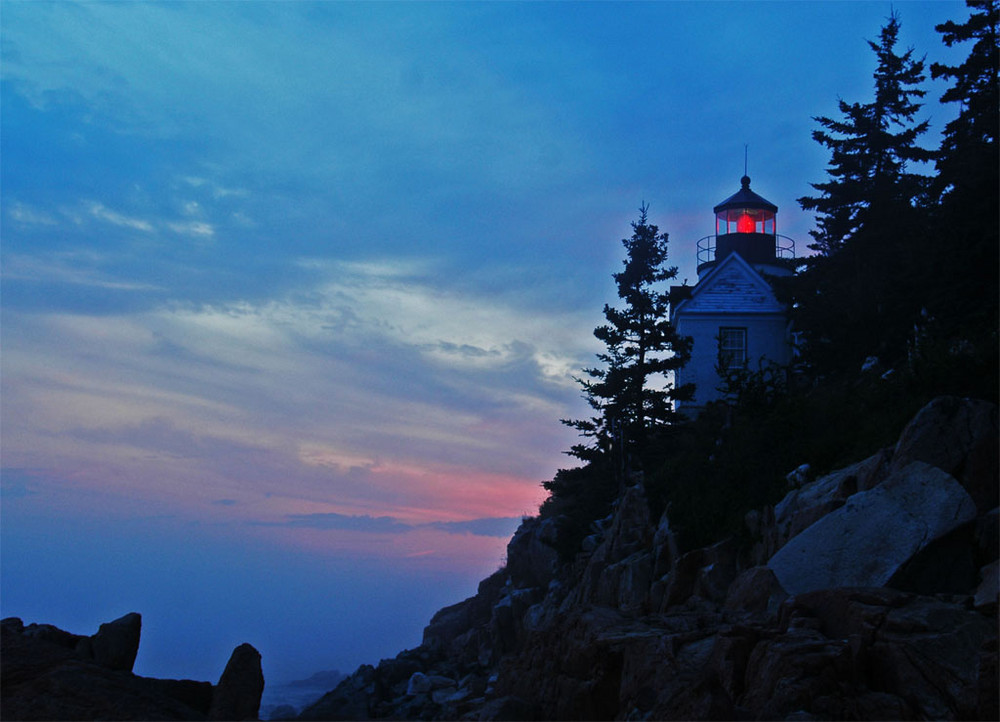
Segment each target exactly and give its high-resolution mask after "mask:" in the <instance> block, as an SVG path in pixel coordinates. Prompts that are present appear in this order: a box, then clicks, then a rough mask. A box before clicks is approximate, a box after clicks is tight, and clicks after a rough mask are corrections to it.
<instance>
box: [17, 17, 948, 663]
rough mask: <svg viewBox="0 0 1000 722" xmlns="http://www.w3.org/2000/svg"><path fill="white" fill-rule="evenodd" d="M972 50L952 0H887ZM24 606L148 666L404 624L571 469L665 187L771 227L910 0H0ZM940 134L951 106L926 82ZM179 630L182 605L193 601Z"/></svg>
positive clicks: (373, 654)
mask: <svg viewBox="0 0 1000 722" xmlns="http://www.w3.org/2000/svg"><path fill="white" fill-rule="evenodd" d="M894 7H895V8H896V10H897V11H898V12H899V14H900V16H901V21H902V36H901V43H902V45H903V46H911V45H912V46H914V47H915V48H916V52H917V54H918V55H923V54H926V55H927V57H928V60H929V61H933V60H938V61H951V60H954V59H956V58H958V57H962V56H963V55H964V51H963V50H962V49H957V50H951V51H949V50H947V49H946V48H944V47H943V46H942V45H941V44H940V42H939V40H938V37H939V36H938V35H937V33H935V32H934V30H933V26H934V25H935V24H936V23H939V22H942V21H944V20H947V19H964V18H965V17H966V16H967V13H966V11H965V9H964V5H963V4H962V3H960V2H957V1H948V2H945V1H941V2H896V3H894ZM0 10H2V21H3V22H2V31H0V33H2V60H3V63H2V82H0V93H2V96H0V102H2V105H0V112H2V129H0V151H2V161H0V182H2V186H0V188H2V194H0V231H2V246H0V252H2V262H3V266H2V277H0V280H2V300H3V307H2V342H3V354H2V359H0V360H2V371H3V375H2V393H3V396H2V422H3V425H2V442H3V486H2V488H3V502H2V522H3V526H2V542H3V544H2V582H3V589H4V595H3V600H2V614H3V615H4V616H8V615H18V616H22V617H23V618H24V619H25V621H28V622H30V621H44V622H52V623H56V624H60V625H62V626H65V627H67V628H69V629H71V630H72V631H75V632H80V633H87V632H89V631H93V630H95V629H96V627H97V625H98V624H99V623H100V622H102V621H106V620H107V619H109V618H112V617H114V616H118V615H120V614H124V613H126V612H128V611H133V610H135V611H140V612H142V613H143V615H144V624H145V635H144V642H143V646H142V649H141V651H140V657H139V660H138V662H137V671H140V672H142V673H145V674H151V675H157V676H183V677H195V678H203V679H214V678H215V677H217V675H218V674H219V673H220V672H221V669H222V666H223V665H224V664H225V659H226V658H227V656H228V654H229V652H230V651H231V649H232V648H233V647H234V646H235V645H236V644H238V643H240V642H242V641H249V642H251V643H253V644H255V645H256V646H257V647H258V648H259V649H261V651H262V653H263V655H264V664H265V673H266V674H267V675H269V678H273V679H282V678H288V677H294V676H296V675H301V676H306V675H308V674H309V673H311V672H312V671H315V670H317V669H323V668H331V667H339V668H341V669H343V670H351V669H353V668H354V667H355V666H357V665H358V664H360V663H362V662H373V661H377V659H378V658H379V657H381V656H390V655H393V654H395V652H397V651H399V650H400V649H402V648H405V647H412V646H415V645H416V644H417V643H418V642H419V640H420V631H421V629H422V627H423V625H424V624H426V622H427V621H428V620H429V618H430V616H431V614H432V613H433V612H434V611H435V610H436V609H437V608H439V607H441V606H443V605H445V604H449V603H452V602H455V601H459V600H460V599H462V598H464V597H465V596H468V595H470V594H471V593H473V592H474V590H475V584H476V581H477V580H478V579H479V578H481V577H483V576H485V575H486V574H488V573H490V572H492V571H493V570H494V569H495V568H497V566H498V565H499V564H501V563H502V560H503V551H504V546H505V543H506V537H507V536H509V534H510V533H511V531H512V530H513V528H514V527H515V526H516V523H517V520H518V519H519V518H520V516H521V515H522V514H530V513H532V512H534V510H535V509H536V508H537V505H538V503H539V502H540V501H541V499H542V498H543V492H542V489H541V487H540V484H539V483H540V481H542V480H543V479H547V478H551V476H552V474H553V473H554V472H555V471H556V469H558V468H559V467H560V466H566V465H569V464H570V463H571V461H570V460H569V459H567V458H566V457H565V456H564V455H563V454H562V452H563V451H564V450H565V449H567V448H569V446H570V445H571V444H572V443H573V442H574V437H573V434H572V431H571V430H569V429H567V428H565V427H563V426H561V425H560V424H559V422H558V419H559V418H564V417H567V416H569V417H573V416H579V415H581V414H583V413H585V409H584V408H583V404H582V402H581V400H580V398H579V391H578V388H577V387H576V385H575V383H574V382H573V379H572V376H573V375H574V374H575V373H578V370H579V369H580V368H582V367H583V366H586V365H589V364H591V362H592V359H593V354H594V352H595V351H597V350H599V348H598V346H597V342H596V341H595V340H594V339H593V338H592V336H591V331H592V329H593V328H594V327H595V326H596V325H598V324H599V323H600V322H601V308H602V307H603V305H604V303H606V302H613V301H614V300H615V299H614V289H613V285H612V281H611V273H613V272H615V271H616V270H617V269H618V267H619V263H620V259H621V253H622V249H621V245H620V243H619V240H620V239H621V238H622V237H624V236H627V235H629V233H630V229H629V227H628V223H629V221H630V220H633V219H634V218H635V217H636V215H637V209H638V207H639V205H640V203H642V202H647V203H648V204H649V205H650V218H651V220H652V222H654V223H656V224H658V225H659V226H660V229H661V230H663V231H666V232H668V233H669V234H670V239H671V253H672V263H674V264H676V265H678V266H679V269H680V271H679V279H684V278H688V279H690V280H691V282H693V281H694V280H695V278H696V274H695V272H694V267H695V242H696V241H697V239H699V238H701V237H702V236H705V235H708V234H710V233H711V232H713V217H712V214H711V210H712V207H713V206H714V205H715V204H716V203H718V202H719V201H721V200H722V199H724V198H726V197H727V196H729V195H730V194H732V193H733V192H735V191H736V190H738V188H739V178H740V176H741V175H742V174H743V161H744V144H747V145H749V170H750V175H751V177H752V178H753V188H754V190H755V191H757V192H758V193H760V194H761V195H763V196H764V197H765V198H767V199H769V200H771V201H772V202H774V203H776V204H777V205H778V206H779V212H778V231H779V232H780V233H783V234H786V235H789V236H792V237H793V238H796V239H797V241H798V243H799V249H800V251H801V250H803V249H804V247H805V245H806V244H807V243H808V235H807V234H808V230H809V229H810V228H811V226H812V218H811V217H810V216H809V215H807V214H805V213H803V212H802V211H801V210H800V209H799V208H798V206H797V204H796V203H795V199H796V198H798V197H799V196H802V195H805V194H807V193H809V192H810V188H809V186H808V184H809V183H810V182H817V181H821V180H823V179H824V177H823V173H824V168H825V164H826V160H827V157H826V155H825V153H824V151H823V149H822V148H820V147H819V146H818V145H817V144H816V143H814V142H813V141H812V140H811V137H810V133H811V131H812V130H813V129H814V127H815V123H814V122H813V121H812V119H811V118H812V116H817V115H831V114H835V113H836V112H837V111H836V103H837V99H838V97H843V98H844V99H846V100H850V101H855V100H858V101H866V100H868V99H869V98H870V97H871V86H872V80H871V73H872V71H873V70H874V60H873V55H872V53H871V51H870V50H869V48H868V46H867V44H866V43H865V40H866V39H871V38H876V37H877V35H878V31H879V28H880V26H881V25H882V23H883V22H884V20H885V18H886V17H887V16H888V14H889V11H890V4H889V3H888V2H766V3H765V2H745V3H727V2H659V3H514V2H510V3H506V2H502V3H334V2H316V3H309V2H279V3H266V2H252V3H251V2H248V3H235V2H203V3H195V2H159V3H65V2H56V3H42V2H14V1H10V0H5V1H3V2H2V3H0ZM927 88H928V90H929V95H928V98H927V107H926V108H925V112H924V114H923V115H922V117H928V118H930V120H931V124H932V129H933V133H932V134H931V137H930V138H928V144H930V145H933V144H935V143H936V134H937V133H938V132H939V131H940V130H941V128H942V127H943V125H944V123H945V122H946V120H947V119H948V118H950V117H951V116H952V114H953V112H952V111H951V110H950V109H947V108H941V107H940V106H937V104H936V99H937V97H938V96H939V95H940V93H941V92H942V90H943V88H942V87H941V86H940V84H935V83H930V82H928V84H927ZM182 630H183V631H182Z"/></svg>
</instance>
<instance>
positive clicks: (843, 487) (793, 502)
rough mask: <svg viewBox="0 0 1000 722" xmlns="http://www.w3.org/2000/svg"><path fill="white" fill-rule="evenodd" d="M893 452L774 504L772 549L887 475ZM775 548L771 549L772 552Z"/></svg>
mask: <svg viewBox="0 0 1000 722" xmlns="http://www.w3.org/2000/svg"><path fill="white" fill-rule="evenodd" d="M889 456H890V452H889V450H888V449H885V450H882V451H880V452H878V453H876V454H874V455H872V456H870V457H868V458H867V459H865V460H864V461H860V462H858V463H857V464H852V465H850V466H848V467H845V468H843V469H839V470H837V471H834V472H832V473H830V474H826V475H825V476H822V477H820V478H819V479H816V480H815V481H812V482H809V483H808V484H805V485H803V486H802V487H801V488H799V489H795V490H793V491H791V492H789V493H788V494H787V495H786V496H785V498H784V499H782V500H781V501H780V502H778V503H777V504H775V506H774V529H775V534H776V536H775V539H774V543H773V547H774V549H773V551H777V550H778V549H780V548H781V547H782V546H784V545H785V544H786V543H787V542H788V540H789V539H791V538H792V537H794V536H796V535H797V534H799V533H800V532H801V531H802V530H804V529H806V528H808V527H809V526H811V525H812V524H814V523H815V522H817V521H818V520H819V519H821V518H823V517H824V516H826V515H827V514H829V513H830V512H831V511H834V510H835V509H839V508H840V507H841V506H843V505H844V502H845V501H846V500H847V498H848V497H850V496H851V495H852V494H855V493H857V492H859V491H867V490H869V489H871V488H873V487H874V486H876V485H877V484H878V482H879V481H881V479H883V478H884V477H885V473H886V469H887V467H888V460H889ZM773 551H772V553H773Z"/></svg>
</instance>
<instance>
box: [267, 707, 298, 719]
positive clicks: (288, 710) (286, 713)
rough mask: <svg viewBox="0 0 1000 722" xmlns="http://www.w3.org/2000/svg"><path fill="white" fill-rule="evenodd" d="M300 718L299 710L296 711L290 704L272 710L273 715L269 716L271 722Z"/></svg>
mask: <svg viewBox="0 0 1000 722" xmlns="http://www.w3.org/2000/svg"><path fill="white" fill-rule="evenodd" d="M298 716H299V713H298V710H296V709H295V708H294V707H292V705H290V704H280V705H278V706H277V707H275V708H274V709H273V710H271V714H270V715H268V719H269V720H271V722H278V721H279V720H293V719H295V718H296V717H298Z"/></svg>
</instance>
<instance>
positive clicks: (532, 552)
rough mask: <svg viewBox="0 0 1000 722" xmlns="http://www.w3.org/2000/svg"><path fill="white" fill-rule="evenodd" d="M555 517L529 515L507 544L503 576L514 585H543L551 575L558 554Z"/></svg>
mask: <svg viewBox="0 0 1000 722" xmlns="http://www.w3.org/2000/svg"><path fill="white" fill-rule="evenodd" d="M555 535H556V520H555V519H546V520H544V521H543V520H541V519H539V518H538V517H531V518H528V519H525V520H524V521H522V522H521V526H519V527H518V528H517V531H516V532H514V536H513V537H512V538H511V540H510V542H509V543H508V544H507V570H506V571H507V575H508V577H509V578H510V580H511V582H512V583H513V585H514V586H515V587H545V586H547V585H548V583H549V582H550V581H552V579H553V577H554V576H555V571H556V566H557V564H558V562H559V553H558V552H557V551H556V550H555V548H554V547H553V546H552V545H551V544H552V543H554V542H555V539H556V536H555Z"/></svg>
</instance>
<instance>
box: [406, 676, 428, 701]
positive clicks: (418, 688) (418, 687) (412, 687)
mask: <svg viewBox="0 0 1000 722" xmlns="http://www.w3.org/2000/svg"><path fill="white" fill-rule="evenodd" d="M430 691H431V679H430V677H428V676H427V675H426V674H424V673H423V672H414V673H413V676H411V677H410V681H409V682H407V684H406V694H407V695H408V696H410V697H412V696H413V695H415V694H426V693H427V692H430Z"/></svg>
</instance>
